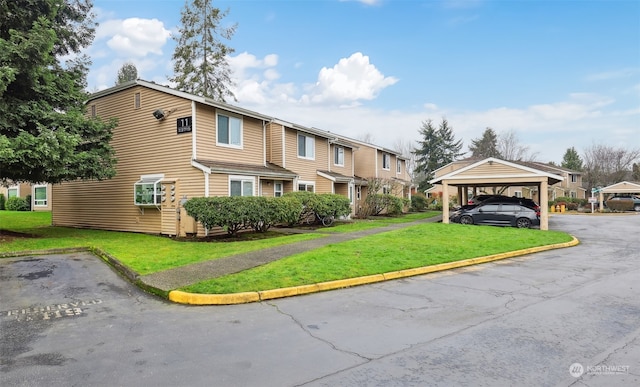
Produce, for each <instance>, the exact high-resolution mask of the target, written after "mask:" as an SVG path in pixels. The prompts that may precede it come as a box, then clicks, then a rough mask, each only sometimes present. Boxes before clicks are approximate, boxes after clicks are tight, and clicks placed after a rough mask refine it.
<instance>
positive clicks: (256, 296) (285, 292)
mask: <svg viewBox="0 0 640 387" xmlns="http://www.w3.org/2000/svg"><path fill="white" fill-rule="evenodd" d="M572 238H573V239H572V240H571V241H569V242H564V243H557V244H555V245H547V246H539V247H531V248H528V249H523V250H516V251H510V252H507V253H500V254H493V255H488V256H486V257H478V258H470V259H465V260H462V261H456V262H448V263H440V264H437V265H431V266H424V267H417V268H415V269H406V270H399V271H393V272H389V273H384V274H374V275H368V276H364V277H356V278H347V279H341V280H336V281H327V282H320V283H317V284H311V285H302V286H292V287H289V288H281V289H271V290H263V291H259V292H245V293H231V294H195V293H186V292H182V291H179V290H173V291H171V292H169V300H171V301H173V302H177V303H181V304H192V305H231V304H245V303H248V302H256V301H264V300H269V299H274V298H284V297H291V296H299V295H302V294H308V293H315V292H321V291H325V290H334V289H340V288H347V287H351V286H358V285H365V284H372V283H376V282H381V281H388V280H392V279H398V278H405V277H413V276H416V275H423V274H429V273H434V272H438V271H443V270H451V269H457V268H460V267H465V266H471V265H478V264H481V263H487V262H492V261H498V260H501V259H507V258H513V257H518V256H522V255H527V254H533V253H539V252H542V251H547V250H553V249H561V248H565V247H571V246H576V245H577V244H579V243H580V241H579V240H578V239H577V238H576V237H574V236H572Z"/></svg>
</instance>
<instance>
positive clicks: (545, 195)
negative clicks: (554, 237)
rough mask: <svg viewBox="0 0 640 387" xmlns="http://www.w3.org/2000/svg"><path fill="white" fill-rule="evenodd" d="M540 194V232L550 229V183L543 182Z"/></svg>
mask: <svg viewBox="0 0 640 387" xmlns="http://www.w3.org/2000/svg"><path fill="white" fill-rule="evenodd" d="M538 192H540V230H548V229H549V183H548V182H547V181H546V180H543V181H542V182H541V183H540V186H539V187H538Z"/></svg>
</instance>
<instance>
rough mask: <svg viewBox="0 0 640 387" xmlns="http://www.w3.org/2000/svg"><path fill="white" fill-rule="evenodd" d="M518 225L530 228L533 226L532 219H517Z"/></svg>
mask: <svg viewBox="0 0 640 387" xmlns="http://www.w3.org/2000/svg"><path fill="white" fill-rule="evenodd" d="M516 227H518V228H529V227H531V221H530V220H529V219H527V218H519V219H518V220H516Z"/></svg>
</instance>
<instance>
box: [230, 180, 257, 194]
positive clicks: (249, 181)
mask: <svg viewBox="0 0 640 387" xmlns="http://www.w3.org/2000/svg"><path fill="white" fill-rule="evenodd" d="M232 181H239V182H240V196H256V178H255V176H243V175H229V193H228V194H229V196H231V182H232ZM244 183H251V195H245V194H244Z"/></svg>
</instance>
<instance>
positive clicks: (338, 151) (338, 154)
mask: <svg viewBox="0 0 640 387" xmlns="http://www.w3.org/2000/svg"><path fill="white" fill-rule="evenodd" d="M333 163H334V164H335V165H344V148H342V147H339V146H337V147H335V148H333Z"/></svg>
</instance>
